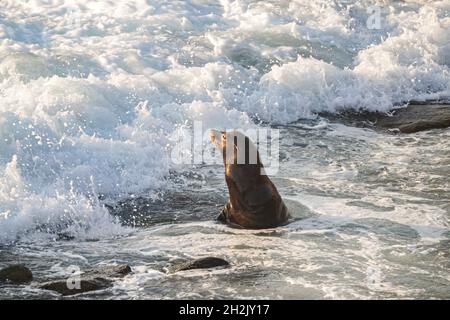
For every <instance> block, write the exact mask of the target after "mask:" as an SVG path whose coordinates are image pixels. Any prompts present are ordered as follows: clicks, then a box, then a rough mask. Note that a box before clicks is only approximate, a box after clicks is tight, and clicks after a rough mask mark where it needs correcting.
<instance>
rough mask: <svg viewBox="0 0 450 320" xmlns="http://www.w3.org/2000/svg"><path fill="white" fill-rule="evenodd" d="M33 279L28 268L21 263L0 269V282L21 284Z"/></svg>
mask: <svg viewBox="0 0 450 320" xmlns="http://www.w3.org/2000/svg"><path fill="white" fill-rule="evenodd" d="M31 280H33V274H32V272H31V270H30V269H28V268H27V267H25V266H23V265H20V264H18V265H12V266H9V267H6V268H4V269H1V270H0V283H2V282H6V283H13V284H22V283H27V282H30V281H31Z"/></svg>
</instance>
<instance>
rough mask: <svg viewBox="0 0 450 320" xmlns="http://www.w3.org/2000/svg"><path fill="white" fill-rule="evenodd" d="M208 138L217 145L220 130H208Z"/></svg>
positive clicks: (219, 138)
mask: <svg viewBox="0 0 450 320" xmlns="http://www.w3.org/2000/svg"><path fill="white" fill-rule="evenodd" d="M209 139H210V140H211V142H212V143H213V144H215V145H216V146H217V147H219V145H218V142H219V141H220V140H221V132H220V131H219V130H214V129H211V130H209Z"/></svg>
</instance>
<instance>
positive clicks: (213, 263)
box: [175, 257, 230, 272]
mask: <svg viewBox="0 0 450 320" xmlns="http://www.w3.org/2000/svg"><path fill="white" fill-rule="evenodd" d="M229 265H230V264H229V263H228V262H227V261H225V260H223V259H221V258H216V257H206V258H200V259H196V260H194V261H189V262H185V263H182V264H180V265H178V266H175V272H178V271H186V270H193V269H208V268H215V267H227V266H229Z"/></svg>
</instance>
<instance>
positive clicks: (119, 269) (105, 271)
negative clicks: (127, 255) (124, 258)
mask: <svg viewBox="0 0 450 320" xmlns="http://www.w3.org/2000/svg"><path fill="white" fill-rule="evenodd" d="M129 273H131V267H130V266H129V265H127V264H119V265H117V266H99V267H95V268H92V269H88V270H86V271H85V272H84V273H83V275H84V276H87V277H107V278H120V277H123V276H126V275H127V274H129Z"/></svg>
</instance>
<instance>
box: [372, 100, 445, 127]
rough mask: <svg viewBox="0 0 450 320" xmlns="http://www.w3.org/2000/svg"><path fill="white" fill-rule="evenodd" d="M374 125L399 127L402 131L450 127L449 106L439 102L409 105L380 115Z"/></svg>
mask: <svg viewBox="0 0 450 320" xmlns="http://www.w3.org/2000/svg"><path fill="white" fill-rule="evenodd" d="M376 125H377V126H379V127H382V128H388V129H399V130H400V131H401V132H403V133H413V132H418V131H423V130H430V129H439V128H447V127H450V106H449V105H439V104H428V105H409V106H408V107H407V108H404V109H398V110H395V111H394V113H393V115H392V116H387V115H381V116H380V117H379V118H378V119H377V122H376Z"/></svg>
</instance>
